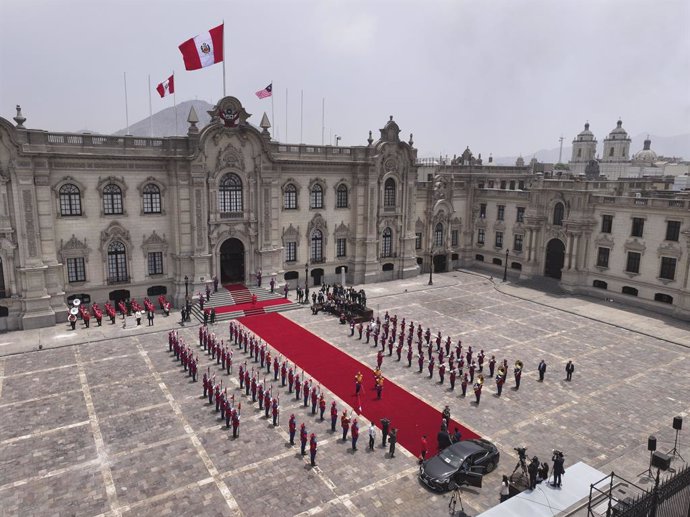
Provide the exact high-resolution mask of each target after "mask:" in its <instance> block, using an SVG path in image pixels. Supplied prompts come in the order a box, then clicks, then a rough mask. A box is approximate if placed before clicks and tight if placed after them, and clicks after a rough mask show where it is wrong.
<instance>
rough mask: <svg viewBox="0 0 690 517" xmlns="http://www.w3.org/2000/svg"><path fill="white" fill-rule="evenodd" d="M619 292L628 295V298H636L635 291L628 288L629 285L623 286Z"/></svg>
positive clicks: (632, 288)
mask: <svg viewBox="0 0 690 517" xmlns="http://www.w3.org/2000/svg"><path fill="white" fill-rule="evenodd" d="M621 292H622V293H623V294H629V295H630V296H637V292H638V291H637V289H635V288H634V287H630V286H629V285H626V286H623V289H621Z"/></svg>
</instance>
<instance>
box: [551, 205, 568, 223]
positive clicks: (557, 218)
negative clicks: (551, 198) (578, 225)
mask: <svg viewBox="0 0 690 517" xmlns="http://www.w3.org/2000/svg"><path fill="white" fill-rule="evenodd" d="M564 211H565V207H564V206H563V203H556V206H554V207H553V224H554V226H563V212H564Z"/></svg>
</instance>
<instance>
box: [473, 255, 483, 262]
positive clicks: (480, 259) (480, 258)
mask: <svg viewBox="0 0 690 517" xmlns="http://www.w3.org/2000/svg"><path fill="white" fill-rule="evenodd" d="M474 260H478V261H479V262H484V255H475V256H474Z"/></svg>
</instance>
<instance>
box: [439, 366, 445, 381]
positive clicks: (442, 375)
mask: <svg viewBox="0 0 690 517" xmlns="http://www.w3.org/2000/svg"><path fill="white" fill-rule="evenodd" d="M445 375H446V365H445V364H443V363H441V366H439V367H438V376H439V377H440V378H441V382H440V383H441V384H443V378H444V376H445Z"/></svg>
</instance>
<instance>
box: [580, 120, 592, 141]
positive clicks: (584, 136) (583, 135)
mask: <svg viewBox="0 0 690 517" xmlns="http://www.w3.org/2000/svg"><path fill="white" fill-rule="evenodd" d="M577 140H580V141H582V140H590V141H591V140H594V133H592V132H591V131H590V130H589V122H587V123H586V124H585V128H584V129H583V130H582V131H580V132H579V133H578V134H577Z"/></svg>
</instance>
